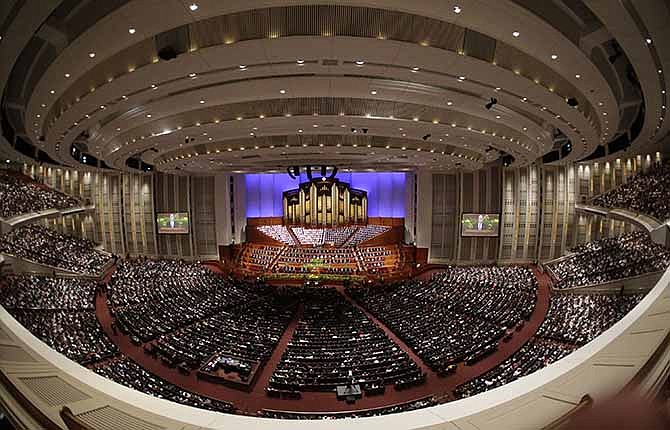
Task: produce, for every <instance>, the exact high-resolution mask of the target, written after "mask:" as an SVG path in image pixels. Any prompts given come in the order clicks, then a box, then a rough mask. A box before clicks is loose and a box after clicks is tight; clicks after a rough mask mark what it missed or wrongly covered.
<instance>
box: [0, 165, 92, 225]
mask: <svg viewBox="0 0 670 430" xmlns="http://www.w3.org/2000/svg"><path fill="white" fill-rule="evenodd" d="M77 206H80V203H79V201H78V200H77V199H75V198H72V197H70V196H67V195H65V194H63V193H61V192H58V191H56V190H54V189H51V188H48V187H47V186H45V185H44V184H40V183H37V182H34V181H32V180H31V179H30V178H28V177H25V176H22V175H18V174H12V173H10V172H4V171H0V218H12V217H15V216H17V215H21V214H26V213H32V212H39V211H44V210H47V209H68V208H72V207H77Z"/></svg>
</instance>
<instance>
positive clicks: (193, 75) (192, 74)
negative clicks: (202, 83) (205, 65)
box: [188, 73, 198, 79]
mask: <svg viewBox="0 0 670 430" xmlns="http://www.w3.org/2000/svg"><path fill="white" fill-rule="evenodd" d="M188 77H189V78H191V79H194V78H196V77H198V75H197V74H195V73H189V74H188Z"/></svg>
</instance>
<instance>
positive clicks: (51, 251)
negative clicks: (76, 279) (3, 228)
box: [0, 225, 112, 276]
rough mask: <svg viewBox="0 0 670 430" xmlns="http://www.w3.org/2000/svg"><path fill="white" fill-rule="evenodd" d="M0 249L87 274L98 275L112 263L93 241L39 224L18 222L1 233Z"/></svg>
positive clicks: (59, 267)
mask: <svg viewBox="0 0 670 430" xmlns="http://www.w3.org/2000/svg"><path fill="white" fill-rule="evenodd" d="M0 252H2V253H5V254H9V255H13V256H15V257H18V258H22V259H26V260H30V261H33V262H35V263H39V264H44V265H48V266H51V267H54V268H56V269H61V270H68V271H71V272H77V273H80V274H82V275H87V276H99V275H101V274H102V271H103V270H104V269H105V268H106V267H108V266H109V265H110V264H111V263H112V256H111V255H110V254H107V253H104V252H100V251H98V250H96V249H95V244H94V243H93V242H91V241H89V240H86V239H80V238H76V237H73V236H66V235H63V234H60V233H58V232H56V231H54V230H51V229H49V228H46V227H42V226H39V225H25V226H21V227H18V228H16V229H14V230H12V231H10V232H9V233H7V234H5V235H4V236H2V237H1V238H0Z"/></svg>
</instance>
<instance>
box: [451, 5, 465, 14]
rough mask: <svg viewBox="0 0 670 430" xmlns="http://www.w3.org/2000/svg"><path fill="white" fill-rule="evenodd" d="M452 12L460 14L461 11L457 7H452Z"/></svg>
mask: <svg viewBox="0 0 670 430" xmlns="http://www.w3.org/2000/svg"><path fill="white" fill-rule="evenodd" d="M452 10H453V11H454V13H461V12H462V11H463V9H462V8H461V7H460V6H458V5H456V6H454V8H453V9H452Z"/></svg>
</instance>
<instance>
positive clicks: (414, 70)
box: [412, 66, 421, 73]
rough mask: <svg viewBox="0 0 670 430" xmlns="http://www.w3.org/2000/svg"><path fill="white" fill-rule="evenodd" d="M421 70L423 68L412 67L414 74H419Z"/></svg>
mask: <svg viewBox="0 0 670 430" xmlns="http://www.w3.org/2000/svg"><path fill="white" fill-rule="evenodd" d="M419 70H421V68H419V67H416V66H414V67H412V71H413V72H414V73H416V72H418V71H419Z"/></svg>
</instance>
